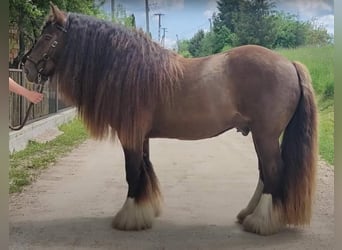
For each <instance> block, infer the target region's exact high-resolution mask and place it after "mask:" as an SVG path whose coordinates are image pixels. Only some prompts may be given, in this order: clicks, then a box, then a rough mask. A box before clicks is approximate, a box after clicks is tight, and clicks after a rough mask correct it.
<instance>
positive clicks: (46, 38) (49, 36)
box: [44, 35, 52, 40]
mask: <svg viewBox="0 0 342 250" xmlns="http://www.w3.org/2000/svg"><path fill="white" fill-rule="evenodd" d="M44 38H45V40H51V38H52V36H51V35H45V36H44Z"/></svg>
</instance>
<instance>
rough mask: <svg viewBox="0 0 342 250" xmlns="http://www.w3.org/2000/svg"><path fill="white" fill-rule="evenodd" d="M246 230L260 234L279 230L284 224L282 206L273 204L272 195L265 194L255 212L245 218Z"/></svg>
mask: <svg viewBox="0 0 342 250" xmlns="http://www.w3.org/2000/svg"><path fill="white" fill-rule="evenodd" d="M242 225H243V228H244V230H246V231H248V232H251V233H256V234H260V235H271V234H274V233H277V232H279V231H280V230H281V229H282V228H283V227H284V226H285V223H284V220H283V211H282V209H281V206H277V205H276V206H274V205H273V204H272V196H271V195H270V194H263V195H262V197H261V199H260V202H259V204H258V205H257V207H256V208H255V210H254V212H253V213H252V214H250V215H248V216H247V217H246V218H245V219H244V220H243V223H242Z"/></svg>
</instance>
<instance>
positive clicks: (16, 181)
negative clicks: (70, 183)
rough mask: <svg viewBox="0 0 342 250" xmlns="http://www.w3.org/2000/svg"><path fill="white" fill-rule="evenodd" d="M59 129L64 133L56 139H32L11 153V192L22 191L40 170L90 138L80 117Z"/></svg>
mask: <svg viewBox="0 0 342 250" xmlns="http://www.w3.org/2000/svg"><path fill="white" fill-rule="evenodd" d="M59 129H60V130H61V131H63V132H64V133H63V134H62V135H60V136H58V137H57V138H56V139H54V140H52V141H50V142H46V143H37V142H34V141H30V142H29V143H28V146H27V147H26V148H25V149H24V150H22V151H19V152H16V153H13V154H11V155H10V168H9V181H10V183H9V189H10V190H9V191H10V193H13V192H19V191H21V190H22V188H23V186H25V185H27V184H30V183H31V182H32V180H34V179H35V177H36V176H37V174H38V173H39V172H40V170H42V169H44V168H46V167H47V166H49V164H52V163H54V162H56V160H57V159H58V158H59V157H61V156H63V155H64V154H66V153H67V152H70V150H72V149H73V148H74V147H75V146H77V145H79V144H81V143H82V142H83V141H85V140H86V139H87V138H88V134H87V132H86V130H85V129H84V126H83V124H82V122H81V121H80V120H79V119H75V120H73V121H71V122H70V123H67V124H64V125H62V126H60V128H59Z"/></svg>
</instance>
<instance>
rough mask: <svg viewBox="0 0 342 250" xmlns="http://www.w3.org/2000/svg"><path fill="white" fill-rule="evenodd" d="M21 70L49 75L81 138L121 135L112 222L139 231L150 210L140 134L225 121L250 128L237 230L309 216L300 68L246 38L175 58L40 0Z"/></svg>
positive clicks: (313, 120) (307, 82)
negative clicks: (77, 120)
mask: <svg viewBox="0 0 342 250" xmlns="http://www.w3.org/2000/svg"><path fill="white" fill-rule="evenodd" d="M24 70H25V73H26V77H27V79H28V80H30V81H32V82H39V81H40V80H41V79H44V80H46V79H48V78H49V81H50V84H52V85H53V86H57V87H58V89H59V90H60V92H61V93H62V96H63V97H64V98H65V99H66V100H69V101H70V102H71V103H72V104H73V105H74V106H75V107H76V108H77V110H78V113H79V115H80V117H81V118H82V120H83V121H84V123H85V126H86V128H87V129H88V131H89V133H90V135H91V136H93V137H94V138H96V139H104V138H107V137H108V136H112V137H113V138H118V140H119V141H120V143H121V145H122V148H123V151H124V157H125V170H126V180H127V183H128V193H127V199H126V201H125V203H124V204H123V207H122V208H121V210H120V211H119V212H118V213H117V214H116V215H115V217H114V219H113V221H112V226H113V227H114V228H116V229H120V230H142V229H147V228H150V227H151V226H152V224H153V221H154V217H157V216H158V215H159V214H160V212H161V204H162V196H161V192H160V189H159V183H158V179H157V177H156V174H155V172H154V170H153V166H152V163H151V161H150V155H149V139H150V138H174V139H181V140H199V139H204V138H210V137H215V136H217V135H219V134H221V133H224V132H225V131H227V130H230V129H232V128H236V129H237V130H238V131H240V132H242V134H243V135H247V134H248V133H249V132H251V134H252V138H253V143H254V146H255V151H256V154H257V157H258V167H259V177H258V178H259V179H258V184H257V187H256V190H255V192H254V194H253V196H252V198H251V200H250V202H249V203H248V204H247V206H246V208H244V209H243V210H242V211H241V212H240V213H239V214H238V215H237V220H238V222H240V223H241V224H242V226H243V229H244V230H246V231H249V232H254V233H257V234H261V235H270V234H273V233H276V232H278V231H279V230H280V229H281V228H283V227H285V226H287V225H297V226H301V225H307V224H309V223H310V219H311V212H312V201H313V196H314V189H315V174H316V164H317V106H316V101H315V96H314V91H313V88H312V84H311V78H310V75H309V72H308V70H307V68H306V67H305V66H304V65H303V64H301V63H299V62H291V61H289V60H287V59H286V58H284V57H283V56H281V55H279V54H277V53H275V52H273V51H271V50H269V49H266V48H263V47H261V46H256V45H245V46H240V47H236V48H233V49H231V50H229V51H227V52H223V53H219V54H215V55H212V56H207V57H201V58H184V57H182V56H180V55H178V54H176V53H174V52H172V51H170V50H167V49H164V48H162V47H161V46H159V45H158V44H157V43H155V42H153V41H152V40H151V39H150V38H149V37H148V36H147V35H145V34H144V33H143V32H142V31H140V30H135V29H127V28H125V27H122V26H121V25H119V24H114V23H111V22H107V21H104V20H98V19H96V18H94V17H90V16H86V15H82V14H78V13H66V12H64V11H61V10H59V9H58V7H57V6H55V5H53V4H51V13H50V15H49V16H48V17H47V20H46V22H45V25H44V27H43V29H42V33H41V36H40V37H39V39H38V40H37V42H36V43H35V44H34V46H33V47H32V49H31V51H30V52H29V53H28V54H27V55H26V56H25V58H24Z"/></svg>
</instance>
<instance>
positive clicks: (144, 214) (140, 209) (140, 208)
mask: <svg viewBox="0 0 342 250" xmlns="http://www.w3.org/2000/svg"><path fill="white" fill-rule="evenodd" d="M154 214H155V209H154V208H153V206H152V204H151V203H150V202H140V203H136V202H135V200H134V199H133V198H127V200H126V202H125V203H124V205H123V206H122V208H121V210H120V211H119V212H118V213H117V214H116V216H115V217H114V219H113V223H112V226H113V227H114V228H116V229H120V230H143V229H147V228H151V227H152V223H153V220H154Z"/></svg>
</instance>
